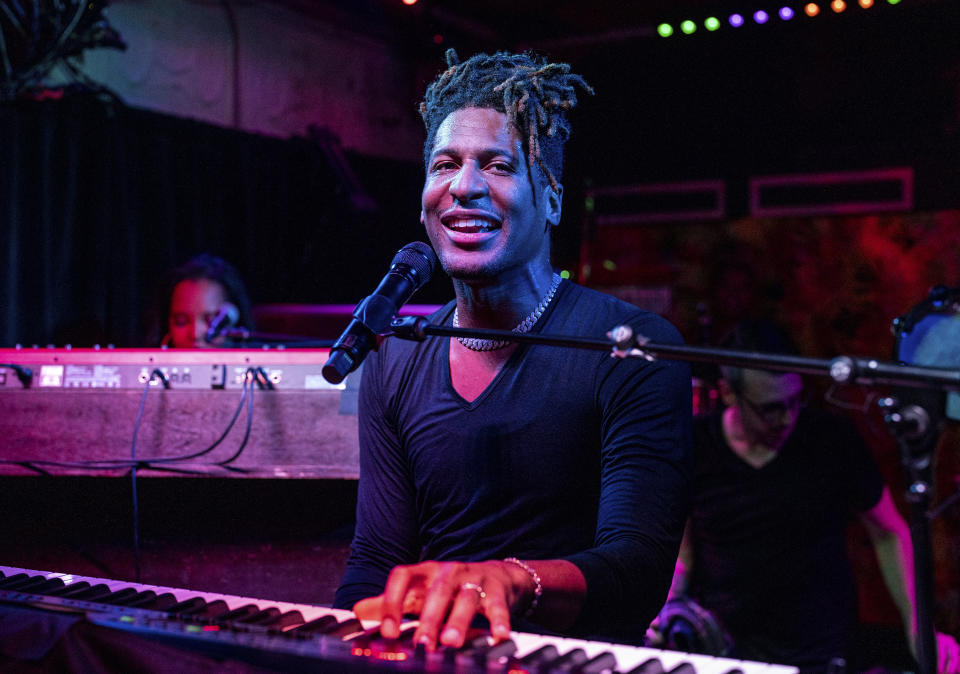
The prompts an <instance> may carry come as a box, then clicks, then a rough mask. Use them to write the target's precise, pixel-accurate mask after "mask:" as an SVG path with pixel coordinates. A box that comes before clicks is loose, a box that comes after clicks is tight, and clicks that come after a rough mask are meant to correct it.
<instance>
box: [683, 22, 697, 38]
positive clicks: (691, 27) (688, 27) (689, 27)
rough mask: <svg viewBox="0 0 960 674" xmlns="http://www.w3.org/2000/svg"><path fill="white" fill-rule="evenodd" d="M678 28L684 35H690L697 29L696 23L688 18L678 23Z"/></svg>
mask: <svg viewBox="0 0 960 674" xmlns="http://www.w3.org/2000/svg"><path fill="white" fill-rule="evenodd" d="M680 30H682V31H683V32H684V34H685V35H690V34H691V33H694V32H695V31H696V30H697V24H695V23H694V22H693V21H691V20H690V19H687V20H686V21H684V22H683V23H681V24H680Z"/></svg>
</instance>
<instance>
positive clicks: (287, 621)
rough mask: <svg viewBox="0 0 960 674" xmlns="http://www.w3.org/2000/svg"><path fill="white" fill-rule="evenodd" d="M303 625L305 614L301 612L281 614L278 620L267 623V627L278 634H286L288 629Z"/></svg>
mask: <svg viewBox="0 0 960 674" xmlns="http://www.w3.org/2000/svg"><path fill="white" fill-rule="evenodd" d="M302 623H303V614H302V613H300V611H296V610H294V611H287V612H286V613H281V614H280V615H278V616H277V617H276V618H274V619H273V620H271V621H270V622H268V623H266V625H265V626H266V627H269V628H270V629H271V630H274V631H277V632H284V631H286V628H288V627H290V626H292V625H299V624H302Z"/></svg>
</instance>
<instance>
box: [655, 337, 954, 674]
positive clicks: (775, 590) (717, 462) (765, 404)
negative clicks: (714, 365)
mask: <svg viewBox="0 0 960 674" xmlns="http://www.w3.org/2000/svg"><path fill="white" fill-rule="evenodd" d="M723 345H724V346H725V347H727V348H731V349H737V350H743V351H757V352H766V353H781V354H794V355H795V354H796V353H797V349H796V348H795V347H794V345H793V343H792V341H791V340H790V338H789V337H788V336H787V334H786V333H785V332H784V331H783V330H782V329H780V328H779V327H778V326H776V325H774V324H772V323H768V322H763V321H744V322H741V323H740V324H738V325H737V326H736V327H735V328H734V329H733V331H732V332H731V334H730V335H729V336H728V338H727V339H725V340H724V343H723ZM721 370H722V378H721V379H720V381H719V382H718V383H719V389H720V394H721V397H722V399H723V402H724V404H725V407H724V408H723V409H721V410H719V411H717V412H714V413H711V414H709V415H704V416H701V417H698V418H696V419H695V420H694V456H695V472H694V505H693V512H692V514H691V517H690V519H689V521H688V524H687V529H686V533H685V535H684V542H683V545H682V547H681V553H680V558H679V560H678V563H677V569H676V572H675V575H674V582H673V585H672V587H671V591H670V597H671V598H676V597H687V598H689V599H691V600H692V601H693V605H694V606H696V607H698V609H697V610H700V609H706V611H707V613H706V614H705V615H708V616H710V618H711V620H712V621H715V622H711V623H710V625H711V627H712V628H713V629H716V630H719V631H720V633H721V634H722V638H721V642H722V643H723V642H725V643H723V649H724V650H726V653H725V654H726V655H731V656H735V657H740V658H745V659H753V660H763V661H767V662H776V663H780V664H791V665H795V666H798V667H800V668H801V672H817V671H820V672H823V671H828V670H832V671H837V668H838V666H841V663H843V664H845V665H846V669H847V671H858V670H857V669H856V668H855V663H856V653H855V644H854V636H855V627H856V620H857V613H856V611H857V602H856V587H855V583H854V574H853V569H852V567H851V564H850V561H849V559H848V556H847V542H846V531H847V523H848V519H849V517H850V516H858V517H859V519H860V521H861V522H862V523H863V524H864V526H865V528H866V531H867V533H868V535H869V538H870V541H871V543H872V545H873V547H874V550H875V552H876V555H877V558H878V561H879V563H880V569H881V572H882V575H883V578H884V581H885V583H886V585H887V588H888V590H889V591H890V594H891V596H892V598H893V600H894V602H895V603H896V605H897V608H898V610H899V612H900V614H901V616H902V619H903V624H904V628H905V632H906V636H907V639H908V643H909V644H910V646H911V648H912V649H913V651H914V654H915V653H916V650H915V648H916V620H915V614H914V610H913V606H914V587H913V554H912V547H911V541H910V535H909V530H908V528H907V525H906V523H905V522H904V520H903V518H902V517H901V515H900V513H899V512H898V510H897V507H896V505H895V504H894V501H893V498H892V497H891V494H890V489H889V488H888V487H887V486H886V485H885V484H884V481H883V479H882V477H881V476H880V473H879V471H878V469H877V466H876V464H875V462H874V460H873V458H872V455H871V453H870V451H869V449H868V447H867V446H866V444H865V442H864V440H863V438H862V437H861V436H860V434H859V433H858V431H857V430H856V428H855V427H854V426H853V424H852V423H850V422H849V421H847V420H845V419H842V418H840V417H836V416H833V415H831V414H828V413H827V412H825V411H822V410H819V409H816V408H814V407H807V406H806V404H805V395H804V393H805V392H804V386H803V380H802V378H801V377H800V375H798V374H794V373H780V372H767V371H761V370H751V369H743V368H735V367H722V368H721ZM681 601H683V600H681ZM667 606H668V608H667V609H665V611H664V613H661V616H660V621H659V624H657V625H656V628H658V629H660V630H661V631H666V630H668V626H667V625H666V624H665V622H666V620H667V615H668V611H669V608H670V607H671V603H668V605H667ZM937 642H938V644H937V647H938V652H939V659H940V667H939V671H941V672H956V671H958V661H957V655H958V647H957V642H956V640H955V639H954V638H953V637H950V636H948V635H943V634H938V635H937Z"/></svg>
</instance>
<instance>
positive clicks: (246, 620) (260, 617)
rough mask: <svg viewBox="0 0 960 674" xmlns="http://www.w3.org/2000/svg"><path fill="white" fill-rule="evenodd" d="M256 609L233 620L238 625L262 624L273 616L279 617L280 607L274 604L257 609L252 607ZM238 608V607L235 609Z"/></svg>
mask: <svg viewBox="0 0 960 674" xmlns="http://www.w3.org/2000/svg"><path fill="white" fill-rule="evenodd" d="M254 608H255V609H256V610H255V611H254V612H253V613H250V614H248V615H245V616H242V617H240V618H237V619H236V620H235V622H236V623H237V624H240V625H263V624H266V623H268V622H270V621H271V620H273V619H274V618H277V617H279V615H280V609H278V608H276V607H275V606H271V607H269V608H265V609H259V608H258V607H254ZM237 610H240V609H237Z"/></svg>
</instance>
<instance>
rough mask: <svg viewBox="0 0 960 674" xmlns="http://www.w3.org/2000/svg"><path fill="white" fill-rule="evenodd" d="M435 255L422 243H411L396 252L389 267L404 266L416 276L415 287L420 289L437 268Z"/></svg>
mask: <svg viewBox="0 0 960 674" xmlns="http://www.w3.org/2000/svg"><path fill="white" fill-rule="evenodd" d="M437 262H438V260H437V254H436V253H434V252H433V248H431V247H430V246H429V245H428V244H426V243H424V242H423V241H412V242H410V243H408V244H407V245H406V246H404V247H403V248H401V249H400V250H398V251H397V254H396V255H394V256H393V262H391V263H390V266H391V267H393V266H394V265H396V264H405V265H407V266H409V267H410V268H411V269H413V271H414V273H416V275H417V287H418V288H420V287H422V286H423V285H424V284H426V283H427V281H429V280H430V278H431V277H432V276H433V272H434V271H435V270H436V268H437Z"/></svg>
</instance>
